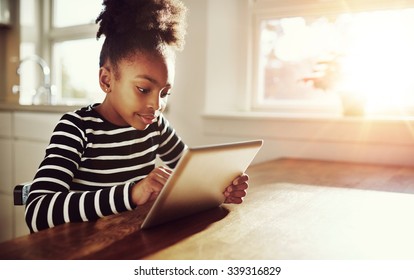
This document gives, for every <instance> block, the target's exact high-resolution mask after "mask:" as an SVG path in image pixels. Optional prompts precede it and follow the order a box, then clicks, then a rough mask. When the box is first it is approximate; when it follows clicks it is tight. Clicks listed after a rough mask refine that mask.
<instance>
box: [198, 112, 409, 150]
mask: <svg viewBox="0 0 414 280" xmlns="http://www.w3.org/2000/svg"><path fill="white" fill-rule="evenodd" d="M203 121H204V131H205V133H206V134H208V135H222V136H237V137H247V138H251V137H254V138H269V139H279V140H280V139H285V140H296V141H297V140H301V141H318V142H348V143H369V144H385V145H388V144H392V145H414V133H413V131H414V118H413V117H368V116H342V115H340V114H331V113H330V114H319V115H317V114H312V115H298V114H295V115H292V114H285V113H281V114H278V113H264V112H228V113H205V114H204V115H203Z"/></svg>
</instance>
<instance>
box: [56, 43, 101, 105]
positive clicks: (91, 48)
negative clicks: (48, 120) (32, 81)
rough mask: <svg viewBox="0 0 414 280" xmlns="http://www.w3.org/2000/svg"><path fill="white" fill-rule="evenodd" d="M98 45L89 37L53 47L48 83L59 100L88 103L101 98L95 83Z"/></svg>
mask: <svg viewBox="0 0 414 280" xmlns="http://www.w3.org/2000/svg"><path fill="white" fill-rule="evenodd" d="M102 42H103V41H102V40H100V41H97V40H96V39H95V38H93V39H83V40H72V41H64V42H61V43H56V44H54V46H53V53H54V59H53V62H54V64H53V66H54V67H53V73H52V80H53V82H54V84H55V85H56V86H57V94H58V98H60V99H62V101H64V102H66V103H71V102H74V103H79V102H82V103H85V102H86V103H90V102H99V101H101V100H102V99H103V97H104V94H103V93H102V92H101V89H100V87H99V80H98V71H99V52H100V50H101V46H102Z"/></svg>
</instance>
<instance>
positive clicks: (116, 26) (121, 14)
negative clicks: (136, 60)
mask: <svg viewBox="0 0 414 280" xmlns="http://www.w3.org/2000/svg"><path fill="white" fill-rule="evenodd" d="M103 6H104V9H103V10H102V12H101V13H100V15H99V16H98V18H97V19H96V23H99V30H98V32H97V34H96V37H97V39H99V38H100V37H101V36H102V35H104V36H105V42H104V44H103V46H102V50H101V54H100V59H99V65H100V66H101V67H102V66H103V65H104V63H105V62H106V61H107V60H108V59H109V61H110V62H111V63H112V64H114V65H117V63H118V62H119V61H120V60H121V59H124V58H128V57H129V56H131V55H134V54H135V53H137V52H142V51H150V52H151V51H160V50H161V49H162V48H163V47H164V46H170V47H172V48H173V49H175V50H182V48H183V46H184V37H185V33H186V21H185V16H186V13H187V8H186V7H185V6H184V4H183V3H182V2H181V1H179V0H104V1H103Z"/></svg>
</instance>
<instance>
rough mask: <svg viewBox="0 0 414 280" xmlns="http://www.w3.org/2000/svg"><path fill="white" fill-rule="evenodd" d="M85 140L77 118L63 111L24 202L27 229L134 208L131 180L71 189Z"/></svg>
mask: <svg viewBox="0 0 414 280" xmlns="http://www.w3.org/2000/svg"><path fill="white" fill-rule="evenodd" d="M87 143H88V141H87V138H86V134H85V131H84V129H83V128H82V120H81V118H80V117H79V116H78V115H76V114H73V113H69V114H66V115H64V116H63V117H62V119H61V120H60V121H59V123H58V125H57V126H56V128H55V130H54V132H53V134H52V137H51V141H50V144H49V146H48V147H47V149H46V155H45V158H44V159H43V161H42V163H41V164H40V167H39V169H38V171H37V173H36V175H35V178H34V180H33V182H32V186H31V190H30V194H29V197H28V200H27V202H26V212H25V218H26V223H27V225H28V227H29V229H30V231H31V232H36V231H39V230H42V229H45V228H50V227H54V226H56V225H59V224H63V223H68V222H80V221H91V220H96V219H98V218H99V217H103V216H107V215H111V214H115V213H119V212H122V211H126V210H132V209H133V208H134V206H133V203H132V201H131V197H130V188H131V187H132V184H133V182H125V183H124V184H120V185H118V186H113V187H108V188H101V189H97V190H96V191H95V190H93V191H85V192H73V191H71V183H72V181H73V178H74V176H75V173H76V172H77V170H78V168H79V164H80V161H81V158H82V154H83V152H84V149H85V147H86V145H87Z"/></svg>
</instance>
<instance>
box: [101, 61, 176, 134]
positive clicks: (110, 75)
mask: <svg viewBox="0 0 414 280" xmlns="http://www.w3.org/2000/svg"><path fill="white" fill-rule="evenodd" d="M174 74H175V71H174V59H173V58H172V57H171V56H170V57H168V56H164V55H161V54H158V53H139V54H136V55H134V56H133V57H131V58H129V59H123V60H121V61H120V62H119V63H118V65H117V71H115V70H114V68H113V67H111V66H109V67H106V66H104V67H102V68H101V69H100V72H99V75H100V85H101V88H102V90H104V91H105V92H106V98H105V100H104V101H103V103H102V104H101V105H100V106H98V108H97V110H98V112H99V113H100V114H101V115H102V116H103V117H104V118H106V119H107V120H108V121H110V122H111V123H113V124H115V125H119V126H128V125H129V126H132V127H134V128H135V129H138V130H144V129H146V128H147V127H148V126H149V125H150V124H151V123H153V122H155V121H156V119H157V117H158V116H159V115H160V113H161V112H162V111H163V110H164V109H165V107H166V105H167V99H168V95H170V93H171V89H172V86H173V80H174Z"/></svg>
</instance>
